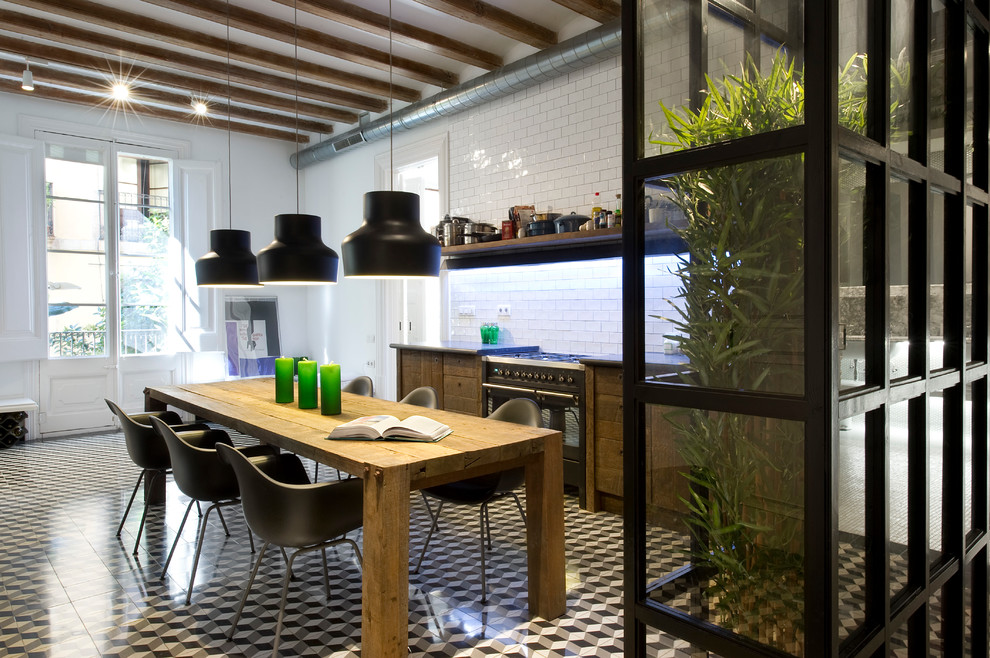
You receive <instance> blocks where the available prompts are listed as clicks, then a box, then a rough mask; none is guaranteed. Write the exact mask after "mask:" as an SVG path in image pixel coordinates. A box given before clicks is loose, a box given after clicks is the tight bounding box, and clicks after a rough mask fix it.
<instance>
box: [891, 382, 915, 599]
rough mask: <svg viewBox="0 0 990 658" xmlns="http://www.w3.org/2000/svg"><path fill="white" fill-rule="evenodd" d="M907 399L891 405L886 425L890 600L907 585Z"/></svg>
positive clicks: (908, 488)
mask: <svg viewBox="0 0 990 658" xmlns="http://www.w3.org/2000/svg"><path fill="white" fill-rule="evenodd" d="M909 406H910V405H909V403H908V402H907V401H904V402H898V403H897V404H893V405H891V406H890V418H889V425H888V430H887V432H888V461H887V483H888V484H887V486H888V487H889V489H890V496H889V499H890V503H889V506H890V507H889V509H890V516H889V519H888V530H889V540H890V598H891V600H893V599H894V598H896V597H897V595H898V594H900V593H901V592H902V591H904V589H905V588H906V587H907V585H908V536H909V534H908V532H909V525H908V520H909V518H910V517H909V515H908V502H909V498H908V492H909V490H910V487H909V480H908V476H909V471H908V454H909V452H908V440H909V435H908V417H909V416H908V414H909Z"/></svg>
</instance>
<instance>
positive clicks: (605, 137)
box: [449, 58, 622, 226]
mask: <svg viewBox="0 0 990 658" xmlns="http://www.w3.org/2000/svg"><path fill="white" fill-rule="evenodd" d="M620 74H621V69H620V67H619V60H618V58H616V59H614V60H609V61H606V62H602V63H599V64H595V65H592V66H589V67H587V68H585V69H582V70H580V71H576V72H574V73H571V74H569V75H566V76H562V77H559V78H556V79H554V80H551V81H549V82H545V83H543V84H541V85H539V86H535V87H531V88H529V89H526V90H523V91H520V92H518V93H516V94H514V95H512V96H509V97H507V98H505V99H502V100H499V101H496V102H493V103H487V104H485V105H482V106H480V107H478V108H476V109H474V110H471V111H468V112H465V113H463V114H461V115H458V116H457V117H456V118H453V119H451V122H450V127H449V130H450V209H451V214H453V215H459V216H463V217H470V218H471V219H474V220H477V221H483V222H488V223H492V224H495V225H496V226H501V222H502V220H503V219H505V218H506V216H507V211H508V208H509V206H513V205H529V204H534V205H535V206H536V209H537V210H538V211H545V210H553V211H554V212H562V213H570V212H572V211H576V212H578V213H579V214H588V213H589V212H590V210H591V206H592V203H593V201H594V194H595V192H600V193H601V198H602V200H604V201H606V202H607V206H606V207H608V208H614V207H615V195H616V193H620V192H621V186H622V121H621V117H620V111H621V99H622V96H621V91H620V86H619V79H620Z"/></svg>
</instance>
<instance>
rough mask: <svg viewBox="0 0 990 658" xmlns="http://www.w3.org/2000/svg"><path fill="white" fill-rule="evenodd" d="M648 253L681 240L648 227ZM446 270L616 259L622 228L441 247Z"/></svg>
mask: <svg viewBox="0 0 990 658" xmlns="http://www.w3.org/2000/svg"><path fill="white" fill-rule="evenodd" d="M646 236H647V237H646V239H647V244H648V245H650V246H651V248H650V251H651V253H677V252H680V251H683V250H684V249H683V241H682V240H681V239H680V238H679V237H677V235H675V234H674V232H673V231H672V230H670V229H668V228H666V227H663V228H661V227H659V226H647V227H646ZM440 255H441V256H443V257H444V259H445V266H446V267H447V269H467V268H474V267H498V266H501V265H526V264H533V263H553V262H563V261H570V260H591V259H596V258H615V257H618V256H621V255H622V228H621V227H620V228H603V229H598V230H594V231H571V232H569V233H550V234H547V235H534V236H532V237H527V238H513V239H511V240H494V241H492V242H481V243H478V244H462V245H456V246H453V247H443V248H442V249H441V250H440Z"/></svg>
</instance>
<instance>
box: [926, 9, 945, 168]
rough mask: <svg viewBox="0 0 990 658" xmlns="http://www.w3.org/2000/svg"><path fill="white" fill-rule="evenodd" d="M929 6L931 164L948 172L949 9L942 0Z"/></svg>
mask: <svg viewBox="0 0 990 658" xmlns="http://www.w3.org/2000/svg"><path fill="white" fill-rule="evenodd" d="M929 8H930V12H931V13H930V15H929V17H928V21H929V43H930V52H929V63H928V108H929V109H928V148H929V151H930V155H929V158H930V162H929V164H930V166H931V167H932V168H933V169H935V170H937V171H945V79H946V78H945V43H946V40H945V28H946V18H947V16H948V11H947V10H946V7H945V2H944V1H943V0H931V1H930V4H929Z"/></svg>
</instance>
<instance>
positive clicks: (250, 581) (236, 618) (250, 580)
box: [227, 542, 268, 640]
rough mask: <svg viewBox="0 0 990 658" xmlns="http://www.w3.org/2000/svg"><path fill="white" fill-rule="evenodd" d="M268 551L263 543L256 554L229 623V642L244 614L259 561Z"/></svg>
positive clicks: (266, 543)
mask: <svg viewBox="0 0 990 658" xmlns="http://www.w3.org/2000/svg"><path fill="white" fill-rule="evenodd" d="M266 550H268V542H265V543H264V545H263V546H262V547H261V552H260V553H258V559H257V560H255V562H254V568H253V569H251V576H250V577H249V578H248V581H247V584H246V585H245V586H244V596H242V597H241V605H240V606H238V608H237V613H236V614H235V615H234V620H233V621H232V622H230V632H229V633H227V639H228V640H231V639H233V637H234V632H235V631H236V630H237V622H238V621H240V619H241V613H242V612H244V606H245V605H246V604H247V600H248V595H249V594H250V593H251V586H252V585H254V577H255V576H257V575H258V567H260V566H261V559H262V558H263V557H265V551H266Z"/></svg>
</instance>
